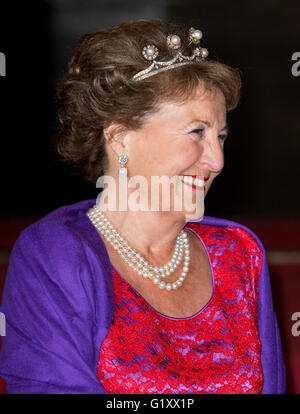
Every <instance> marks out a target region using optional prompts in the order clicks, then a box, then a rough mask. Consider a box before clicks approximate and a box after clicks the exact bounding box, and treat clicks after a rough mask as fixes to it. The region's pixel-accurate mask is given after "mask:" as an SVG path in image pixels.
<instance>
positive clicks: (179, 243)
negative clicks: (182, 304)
mask: <svg viewBox="0 0 300 414" xmlns="http://www.w3.org/2000/svg"><path fill="white" fill-rule="evenodd" d="M86 214H87V216H88V217H89V219H90V220H91V222H92V223H93V224H94V226H95V227H96V229H97V230H98V231H99V233H100V234H101V235H103V236H104V237H105V239H106V240H107V241H108V242H109V243H110V244H111V245H112V246H113V248H114V249H115V250H116V251H117V252H118V253H119V255H120V256H121V257H122V259H124V261H125V262H126V263H127V264H128V266H130V267H131V268H132V269H133V270H134V271H135V272H136V273H138V274H139V275H140V276H142V277H144V278H149V279H151V280H152V282H153V283H154V284H155V285H157V286H158V287H159V288H160V289H166V290H167V291H170V290H175V289H177V288H178V287H180V286H181V285H182V283H183V281H184V279H185V278H186V276H187V274H188V271H189V264H190V249H189V241H188V237H187V233H186V232H185V231H184V230H182V231H181V232H180V233H179V235H178V236H177V238H176V246H175V251H174V254H173V257H172V259H171V260H170V261H169V263H167V264H166V265H164V266H161V267H156V266H152V265H151V264H150V263H149V262H148V261H147V260H146V259H144V258H143V257H142V256H141V255H140V254H139V253H137V252H136V251H135V250H134V249H133V248H132V247H130V246H129V244H128V242H127V241H126V240H124V239H123V237H122V236H121V235H120V234H119V233H118V232H117V230H116V229H115V228H114V227H113V225H112V224H111V223H110V222H109V221H108V219H107V218H106V217H105V216H104V214H103V213H102V212H101V211H100V210H99V208H98V207H97V206H96V205H95V206H94V207H93V208H91V209H90V210H89V211H88V212H87V213H86ZM183 250H184V253H185V258H184V264H183V269H182V272H181V275H180V277H179V278H178V279H177V280H176V281H175V282H173V283H166V282H164V280H161V279H165V278H166V277H167V276H170V275H171V274H172V273H173V272H174V271H175V270H176V268H177V267H178V266H179V265H180V263H181V261H182V258H183Z"/></svg>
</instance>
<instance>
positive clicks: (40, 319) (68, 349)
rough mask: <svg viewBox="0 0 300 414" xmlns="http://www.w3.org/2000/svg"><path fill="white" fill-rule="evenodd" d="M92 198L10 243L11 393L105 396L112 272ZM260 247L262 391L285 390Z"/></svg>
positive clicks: (6, 303) (5, 365)
mask: <svg viewBox="0 0 300 414" xmlns="http://www.w3.org/2000/svg"><path fill="white" fill-rule="evenodd" d="M94 204H95V200H86V201H82V202H80V203H77V204H74V205H71V206H64V207H61V208H59V209H57V210H55V211H53V212H52V213H50V214H48V215H47V216H45V217H44V218H42V219H41V220H39V221H37V222H36V223H34V224H32V225H31V226H29V227H27V228H26V229H25V230H24V231H23V232H22V233H21V235H20V236H19V238H18V240H17V241H16V243H15V245H14V248H13V251H12V254H11V257H10V263H9V268H8V273H7V277H6V283H5V287H4V293H3V302H2V305H1V306H0V311H1V312H3V313H4V314H5V317H6V336H5V337H2V350H1V352H0V376H1V377H2V378H4V380H5V381H6V388H7V392H8V393H11V394H104V393H106V391H105V389H104V388H103V387H102V385H101V383H100V381H99V380H98V378H97V376H96V374H97V365H98V357H99V349H100V346H101V343H102V342H103V340H104V338H105V337H106V335H107V333H108V330H109V328H110V324H111V320H112V317H113V313H114V292H113V283H112V271H111V264H110V261H109V257H108V254H107V251H106V248H105V245H104V243H103V242H102V240H101V238H100V237H99V235H98V233H97V231H96V229H95V228H94V226H93V225H92V223H91V222H90V220H89V219H88V217H87V216H86V214H85V213H86V211H87V210H88V209H89V208H90V207H92V206H93V205H94ZM201 223H202V224H206V225H218V226H234V227H236V226H238V227H241V228H244V229H245V230H247V231H248V232H249V233H250V234H252V235H253V236H254V237H255V239H256V240H257V241H258V242H259V244H260V246H261V248H262V250H263V252H264V261H263V268H262V273H261V275H260V281H259V296H258V300H259V304H258V306H259V308H258V309H259V319H258V325H259V326H258V328H259V335H260V340H261V344H262V353H261V359H262V368H263V374H264V384H263V393H267V394H273V393H274V394H275V393H284V392H285V367H284V363H283V357H282V350H281V343H280V336H279V331H278V326H277V321H276V316H275V314H274V309H273V304H272V293H271V287H270V280H269V274H268V267H267V263H266V256H265V251H264V248H263V246H262V245H261V242H260V241H259V240H258V239H257V236H256V235H255V234H253V233H252V232H251V231H250V230H249V229H247V228H245V227H244V226H242V225H240V224H238V223H234V222H231V221H228V220H223V219H216V218H213V217H204V218H203V219H202V220H201Z"/></svg>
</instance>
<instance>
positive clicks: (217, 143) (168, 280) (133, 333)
mask: <svg viewBox="0 0 300 414" xmlns="http://www.w3.org/2000/svg"><path fill="white" fill-rule="evenodd" d="M201 39H202V32H201V31H200V30H199V29H195V28H190V29H187V28H183V27H181V26H178V25H174V24H170V23H167V22H163V21H156V20H155V21H146V20H141V21H132V22H128V23H123V24H120V25H118V26H116V27H114V28H113V29H111V30H100V31H98V32H96V33H93V34H90V35H85V36H83V37H82V38H81V39H80V40H79V42H78V43H77V44H76V45H75V47H74V49H73V53H72V57H71V60H70V64H69V71H68V74H67V75H66V77H65V78H64V79H63V80H62V82H61V84H60V86H59V89H58V110H59V119H60V123H61V128H60V131H59V133H58V134H57V136H56V140H55V143H56V146H57V148H58V151H59V153H60V155H61V156H62V157H63V158H64V159H65V160H66V161H67V162H69V163H70V164H72V165H73V166H74V167H76V168H77V170H78V171H80V172H81V173H82V175H83V176H84V177H85V178H86V179H88V180H92V181H93V182H95V183H96V181H97V179H98V177H99V176H100V177H103V176H104V175H105V176H108V177H110V179H111V180H110V182H111V183H113V185H111V186H108V188H106V189H105V192H103V193H101V195H100V197H98V199H97V201H96V202H95V200H86V201H82V202H80V203H78V204H75V205H72V206H64V207H62V208H60V209H58V210H55V211H54V212H52V213H50V214H49V215H48V216H46V217H44V218H43V219H41V220H40V221H38V222H36V223H34V224H33V225H31V226H30V227H28V228H27V229H26V230H25V231H24V232H23V233H22V234H21V236H20V237H19V239H18V240H17V242H16V244H15V247H14V250H13V253H12V255H11V259H10V267H9V271H8V275H7V278H6V285H5V290H4V296H3V305H2V308H3V313H5V315H6V318H7V337H6V338H5V340H6V343H5V342H4V343H3V350H2V352H1V356H0V374H1V375H2V376H3V377H4V379H5V380H6V382H7V390H8V392H11V393H114V394H119V393H129V394H133V393H137V394H138V393H149V394H151V393H155V394H157V393H170V394H178V393H179V394H180V393H182V394H183V393H193V394H194V393H233V394H236V393H282V392H284V388H285V372H284V365H283V360H282V353H281V346H280V337H279V332H278V327H277V321H276V317H275V314H274V311H273V304H272V295H271V289H270V281H269V276H268V268H267V264H266V258H265V251H264V248H263V246H262V244H261V243H260V241H259V240H258V239H257V237H256V235H255V234H253V233H252V232H251V230H249V229H247V228H245V227H244V226H242V225H240V224H238V223H234V222H230V221H226V220H223V219H216V218H211V217H205V216H204V200H205V196H206V194H207V191H208V189H209V188H210V186H211V184H212V182H213V180H214V178H215V177H216V176H217V175H218V174H219V173H220V172H221V171H222V168H223V165H224V154H223V147H224V141H225V139H226V136H227V125H226V117H227V113H228V111H230V110H231V109H233V108H234V107H235V106H236V105H237V103H238V99H239V93H240V86H241V82H240V76H239V72H238V71H237V70H236V69H233V68H230V67H229V66H227V65H224V64H222V63H220V62H216V61H213V60H209V59H208V58H207V56H208V51H207V49H206V48H202V47H201V46H200V41H202V40H201ZM140 177H142V178H143V180H142V182H144V183H146V184H149V183H150V182H152V181H153V178H155V177H157V178H159V179H160V178H167V179H168V180H170V182H171V184H172V185H170V186H169V190H168V192H167V194H165V196H168V197H170V198H171V196H172V198H171V200H172V202H171V203H170V207H169V208H168V209H162V208H158V209H151V208H148V209H146V210H138V211H137V210H136V209H132V208H130V203H126V206H128V208H120V203H119V202H118V203H117V206H118V208H117V209H115V208H109V207H110V206H109V205H107V203H106V200H105V197H106V195H107V196H110V195H112V196H113V197H116V198H118V201H124V200H125V201H126V202H127V201H130V198H132V195H133V193H134V189H133V188H132V185H130V182H131V183H132V182H133V183H134V182H137V180H139V178H140ZM158 182H159V180H158ZM148 188H149V187H148V186H147V191H140V192H139V197H140V198H142V199H144V201H145V200H146V201H147V202H148V205H151V206H152V205H153V204H152V201H153V199H152V198H153V197H154V192H153V189H151V191H150V194H149V191H148ZM124 189H125V190H126V191H124ZM156 190H157V188H156ZM160 190H161V189H160ZM112 193H113V194H112ZM104 194H105V195H104ZM159 196H162V198H164V195H163V192H162V191H160V192H159ZM149 201H150V203H149ZM178 201H180V202H181V203H180V202H178ZM159 205H160V204H159ZM178 205H181V208H177V207H178ZM175 206H176V208H175ZM33 295H34V300H32V297H33ZM27 361H30V365H29V366H28V365H27Z"/></svg>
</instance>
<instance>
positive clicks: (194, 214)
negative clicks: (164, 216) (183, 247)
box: [184, 205, 205, 222]
mask: <svg viewBox="0 0 300 414" xmlns="http://www.w3.org/2000/svg"><path fill="white" fill-rule="evenodd" d="M204 210H205V209H204V206H203V205H202V206H198V207H196V208H195V209H194V210H191V211H186V212H185V213H184V214H185V221H186V222H189V221H199V220H201V219H202V218H203V216H204Z"/></svg>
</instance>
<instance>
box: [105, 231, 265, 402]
mask: <svg viewBox="0 0 300 414" xmlns="http://www.w3.org/2000/svg"><path fill="white" fill-rule="evenodd" d="M186 227H187V228H189V229H191V230H192V231H194V233H195V234H197V235H198V237H199V238H200V240H201V241H202V243H203V245H204V247H205V249H206V252H207V254H208V257H209V260H210V265H211V274H212V279H213V294H212V297H211V299H210V301H209V302H208V304H207V305H206V306H205V307H204V308H202V309H201V310H199V312H198V313H197V314H195V315H194V316H192V317H189V318H180V319H179V318H171V317H167V316H164V315H162V314H160V313H159V312H157V311H155V310H154V309H153V308H152V307H151V306H150V305H149V304H148V303H147V302H146V301H145V299H143V297H142V296H141V295H140V294H139V293H138V292H137V291H136V290H135V289H133V288H132V287H131V286H130V285H129V284H128V283H127V282H126V281H125V279H123V278H122V277H121V276H120V275H119V274H118V273H117V272H116V271H115V270H113V282H114V291H115V302H116V306H115V313H114V317H113V321H112V323H111V327H110V330H109V333H108V335H107V336H106V338H105V340H104V341H103V343H102V344H101V347H100V354H99V364H98V373H97V376H98V378H99V380H100V381H101V383H102V384H103V386H104V388H105V389H106V391H107V392H108V393H111V394H140V393H143V394H161V393H167V394H177V393H179V394H184V393H188V394H193V393H228V394H234V393H239V394H241V393H261V391H262V385H263V372H262V367H261V361H260V352H261V343H260V339H259V335H258V330H257V292H258V280H259V275H260V270H261V266H262V257H263V254H262V251H261V249H260V247H259V245H258V244H257V242H256V241H255V240H254V239H253V238H252V236H251V235H250V234H249V233H248V232H246V231H245V230H243V229H241V228H236V227H217V226H208V225H201V224H199V223H197V224H196V223H189V224H188V225H187V226H186Z"/></svg>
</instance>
